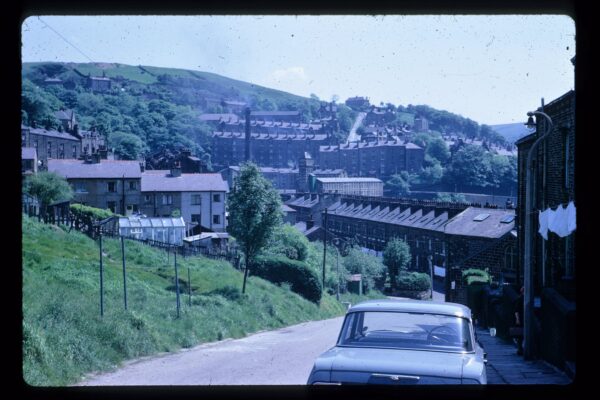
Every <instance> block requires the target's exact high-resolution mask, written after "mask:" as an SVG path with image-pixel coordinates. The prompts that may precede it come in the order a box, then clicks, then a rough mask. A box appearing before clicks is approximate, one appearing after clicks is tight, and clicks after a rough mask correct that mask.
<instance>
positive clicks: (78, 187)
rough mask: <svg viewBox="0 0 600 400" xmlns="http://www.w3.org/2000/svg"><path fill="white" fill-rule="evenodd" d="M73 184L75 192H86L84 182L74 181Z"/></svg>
mask: <svg viewBox="0 0 600 400" xmlns="http://www.w3.org/2000/svg"><path fill="white" fill-rule="evenodd" d="M73 186H74V190H75V193H87V188H86V185H85V182H75V184H74V185H73Z"/></svg>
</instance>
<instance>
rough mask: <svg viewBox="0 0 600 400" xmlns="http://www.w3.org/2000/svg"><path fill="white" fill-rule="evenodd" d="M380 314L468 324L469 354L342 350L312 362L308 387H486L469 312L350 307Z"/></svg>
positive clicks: (377, 304) (381, 303)
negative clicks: (449, 319)
mask: <svg viewBox="0 0 600 400" xmlns="http://www.w3.org/2000/svg"><path fill="white" fill-rule="evenodd" d="M361 311H365V312H369V311H384V312H402V313H417V314H435V315H447V316H455V317H460V318H464V319H465V320H466V321H468V326H469V331H470V332H469V334H470V335H471V343H472V344H473V345H472V349H471V350H470V351H439V350H427V349H403V348H377V347H372V346H370V347H359V346H355V345H353V346H343V345H340V343H341V340H340V338H338V342H337V344H336V346H334V347H332V348H331V349H329V350H328V351H326V352H325V353H323V354H321V355H320V356H319V357H318V358H317V359H316V361H315V364H314V367H313V369H312V371H311V374H310V376H309V378H308V382H307V384H309V385H312V384H325V385H327V384H329V385H338V384H391V385H394V384H396V385H398V384H419V385H423V384H425V385H427V384H430V385H433V384H446V385H454V384H459V385H460V384H475V385H479V384H486V383H487V376H486V367H485V363H486V360H485V353H484V351H483V348H482V347H481V346H480V345H479V343H478V342H477V341H476V340H475V332H474V329H473V322H472V319H471V310H470V309H469V308H468V307H465V306H463V305H461V304H455V303H445V302H433V301H418V300H391V299H389V300H371V301H367V302H363V303H360V304H357V305H355V306H353V307H351V308H350V309H349V310H348V311H347V313H346V318H348V316H350V315H351V314H352V313H355V312H361Z"/></svg>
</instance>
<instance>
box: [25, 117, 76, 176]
mask: <svg viewBox="0 0 600 400" xmlns="http://www.w3.org/2000/svg"><path fill="white" fill-rule="evenodd" d="M21 147H32V148H34V149H35V150H36V155H37V159H38V160H39V161H41V163H40V165H39V166H40V169H41V170H46V169H47V166H48V160H49V159H75V158H79V156H80V155H81V142H80V140H79V139H78V138H76V137H75V136H73V135H71V134H69V133H68V132H59V131H56V130H53V129H50V130H47V129H44V128H37V127H35V126H34V127H30V126H25V125H21Z"/></svg>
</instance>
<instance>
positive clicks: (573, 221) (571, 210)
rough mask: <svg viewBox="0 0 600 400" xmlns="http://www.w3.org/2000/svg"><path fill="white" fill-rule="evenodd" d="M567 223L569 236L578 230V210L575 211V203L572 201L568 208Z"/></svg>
mask: <svg viewBox="0 0 600 400" xmlns="http://www.w3.org/2000/svg"><path fill="white" fill-rule="evenodd" d="M567 221H568V222H567V229H568V231H569V234H571V233H572V232H573V231H574V230H575V229H577V210H576V209H575V203H573V202H572V201H570V202H569V205H568V206H567Z"/></svg>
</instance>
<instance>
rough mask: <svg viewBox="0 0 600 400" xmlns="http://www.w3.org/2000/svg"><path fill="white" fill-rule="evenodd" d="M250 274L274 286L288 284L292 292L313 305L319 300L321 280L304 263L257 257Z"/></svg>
mask: <svg viewBox="0 0 600 400" xmlns="http://www.w3.org/2000/svg"><path fill="white" fill-rule="evenodd" d="M250 272H251V273H252V274H254V275H256V276H258V277H261V278H263V279H266V280H268V281H270V282H273V283H276V284H281V283H284V282H288V283H289V284H290V286H291V289H292V291H293V292H295V293H298V294H299V295H300V296H302V297H304V298H305V299H307V300H310V301H312V302H314V303H318V302H319V301H320V300H321V294H322V288H323V286H322V284H321V280H320V279H319V276H318V275H317V273H316V272H315V271H313V270H312V269H311V268H310V267H309V266H308V265H307V264H306V263H304V262H301V261H297V260H290V259H289V258H287V257H285V256H281V255H280V256H269V257H259V258H257V260H256V263H255V265H254V266H253V267H252V269H251V270H250Z"/></svg>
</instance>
